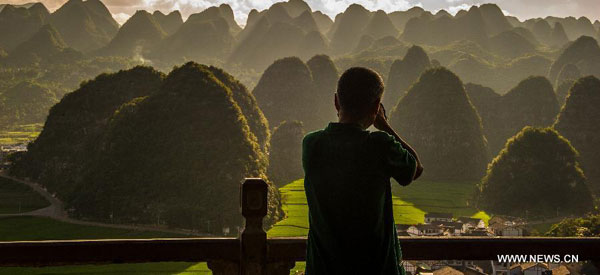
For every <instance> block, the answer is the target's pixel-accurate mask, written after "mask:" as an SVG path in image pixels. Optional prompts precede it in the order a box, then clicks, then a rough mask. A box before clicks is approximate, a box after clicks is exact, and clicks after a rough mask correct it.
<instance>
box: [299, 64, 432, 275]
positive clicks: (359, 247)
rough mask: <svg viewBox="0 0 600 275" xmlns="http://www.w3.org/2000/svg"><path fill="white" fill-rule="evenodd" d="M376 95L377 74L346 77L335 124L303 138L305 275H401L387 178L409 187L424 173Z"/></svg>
mask: <svg viewBox="0 0 600 275" xmlns="http://www.w3.org/2000/svg"><path fill="white" fill-rule="evenodd" d="M383 88H384V87H383V81H382V79H381V77H380V76H379V74H377V73H376V72H374V71H372V70H370V69H366V68H360V67H355V68H350V69H348V70H347V71H346V72H344V74H343V75H342V76H341V77H340V79H339V81H338V87H337V93H336V94H335V108H336V109H337V111H338V117H339V122H337V123H330V124H329V125H328V126H327V128H325V129H324V130H320V131H316V132H312V133H310V134H308V135H306V137H304V141H303V144H302V165H303V167H304V175H305V177H304V188H305V190H306V198H307V201H308V208H309V224H310V229H309V233H308V246H307V255H306V274H307V275H320V274H328V275H331V274H385V275H388V274H391V275H396V274H404V269H403V268H402V266H399V261H400V260H401V256H402V255H401V251H400V246H399V243H398V238H397V235H396V227H395V226H396V225H395V223H394V216H393V213H392V194H391V186H390V177H393V178H394V179H395V180H396V181H398V183H400V184H401V185H408V184H409V183H410V182H411V181H413V180H414V179H416V178H418V177H419V176H420V175H421V173H422V171H423V167H422V166H421V163H420V161H419V158H418V156H417V154H416V152H415V151H414V150H413V149H412V148H411V147H410V146H409V145H408V144H407V143H406V142H404V141H403V140H402V139H401V138H400V137H399V136H398V135H397V134H396V132H395V131H394V130H393V129H392V128H391V127H390V125H389V124H388V123H387V120H386V117H385V110H384V108H383V105H381V97H382V95H383ZM371 125H374V126H375V128H377V129H379V130H381V131H376V132H369V131H367V130H366V129H367V128H368V127H369V126H371Z"/></svg>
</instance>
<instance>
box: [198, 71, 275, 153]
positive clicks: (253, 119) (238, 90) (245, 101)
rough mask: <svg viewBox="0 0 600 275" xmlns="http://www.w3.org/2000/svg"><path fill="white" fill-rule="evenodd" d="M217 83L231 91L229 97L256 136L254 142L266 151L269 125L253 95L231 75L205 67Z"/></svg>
mask: <svg viewBox="0 0 600 275" xmlns="http://www.w3.org/2000/svg"><path fill="white" fill-rule="evenodd" d="M206 69H208V70H209V71H210V72H211V73H212V74H213V75H214V76H215V77H216V78H217V79H218V80H219V81H221V82H222V83H223V84H224V85H225V86H227V87H228V88H229V89H230V90H231V95H232V97H233V99H234V100H235V102H236V103H237V105H238V106H239V107H240V110H241V111H242V114H243V115H244V116H245V117H246V120H247V122H248V127H250V131H251V132H252V133H253V134H254V136H256V142H258V145H260V148H261V149H263V151H266V149H267V147H268V142H269V135H270V133H269V125H268V122H267V119H266V118H265V115H264V114H263V112H262V110H261V109H260V108H259V107H258V103H257V102H256V99H255V98H254V95H253V94H252V93H250V91H248V89H247V88H246V86H244V84H242V83H240V82H239V81H238V80H237V79H235V78H234V77H233V76H232V75H230V74H228V73H227V72H225V71H223V70H222V69H219V68H216V67H212V66H211V67H207V68H206Z"/></svg>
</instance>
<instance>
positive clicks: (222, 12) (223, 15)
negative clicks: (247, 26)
mask: <svg viewBox="0 0 600 275" xmlns="http://www.w3.org/2000/svg"><path fill="white" fill-rule="evenodd" d="M190 19H192V20H193V21H196V22H199V21H203V22H208V21H213V20H221V19H224V20H225V22H227V25H228V26H229V32H231V33H233V34H237V33H238V32H240V31H241V30H242V28H240V26H239V25H238V24H237V22H236V21H235V17H234V15H233V10H232V9H231V7H230V6H229V5H227V4H221V5H220V6H218V7H216V6H213V7H210V8H208V9H205V10H203V11H202V12H200V13H195V14H192V15H190V17H189V18H188V20H187V21H189V20H190ZM187 21H186V22H187Z"/></svg>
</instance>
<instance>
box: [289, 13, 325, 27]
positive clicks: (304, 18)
mask: <svg viewBox="0 0 600 275" xmlns="http://www.w3.org/2000/svg"><path fill="white" fill-rule="evenodd" d="M291 23H292V24H293V25H295V26H296V27H298V28H300V29H302V30H303V31H304V32H312V31H317V32H319V26H317V21H316V20H315V18H314V17H313V15H312V13H311V12H310V11H304V12H303V13H302V14H300V15H298V16H297V17H295V18H293V19H292V21H291Z"/></svg>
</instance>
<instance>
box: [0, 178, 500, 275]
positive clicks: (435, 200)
mask: <svg viewBox="0 0 600 275" xmlns="http://www.w3.org/2000/svg"><path fill="white" fill-rule="evenodd" d="M473 185H474V184H473V183H472V182H471V183H470V182H432V181H416V182H414V183H413V184H411V185H409V186H407V187H402V186H399V185H394V187H393V188H392V193H393V195H394V196H393V203H394V218H395V221H396V223H403V224H414V223H423V221H424V215H425V213H427V212H450V213H453V214H454V216H455V217H459V216H471V217H478V218H482V219H483V220H484V221H486V222H487V221H488V220H489V216H488V215H487V214H486V213H484V212H480V211H477V210H476V209H474V208H472V207H470V206H469V198H470V197H471V194H472V192H473ZM280 191H281V194H282V198H283V209H284V211H285V212H286V214H287V217H286V219H284V220H282V221H280V222H279V223H277V224H275V226H274V227H273V228H271V230H269V232H268V233H267V234H268V236H269V237H291V236H306V235H307V234H308V206H307V204H306V196H305V194H304V182H303V180H297V181H294V182H292V183H290V184H288V185H286V186H284V187H282V188H280ZM41 229H43V230H41ZM162 237H177V236H175V235H173V234H168V233H161V232H144V231H135V230H124V229H112V228H102V227H94V226H82V225H74V224H68V223H63V222H59V221H55V220H51V219H47V218H36V217H11V218H1V219H0V241H10V240H48V239H101V238H162ZM304 268H305V262H297V263H296V266H295V267H294V268H293V269H292V274H295V273H296V272H298V271H303V270H304ZM3 274H211V273H210V270H208V267H207V266H206V263H175V262H164V263H144V264H111V265H84V266H66V267H45V268H34V267H27V268H0V275H3Z"/></svg>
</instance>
